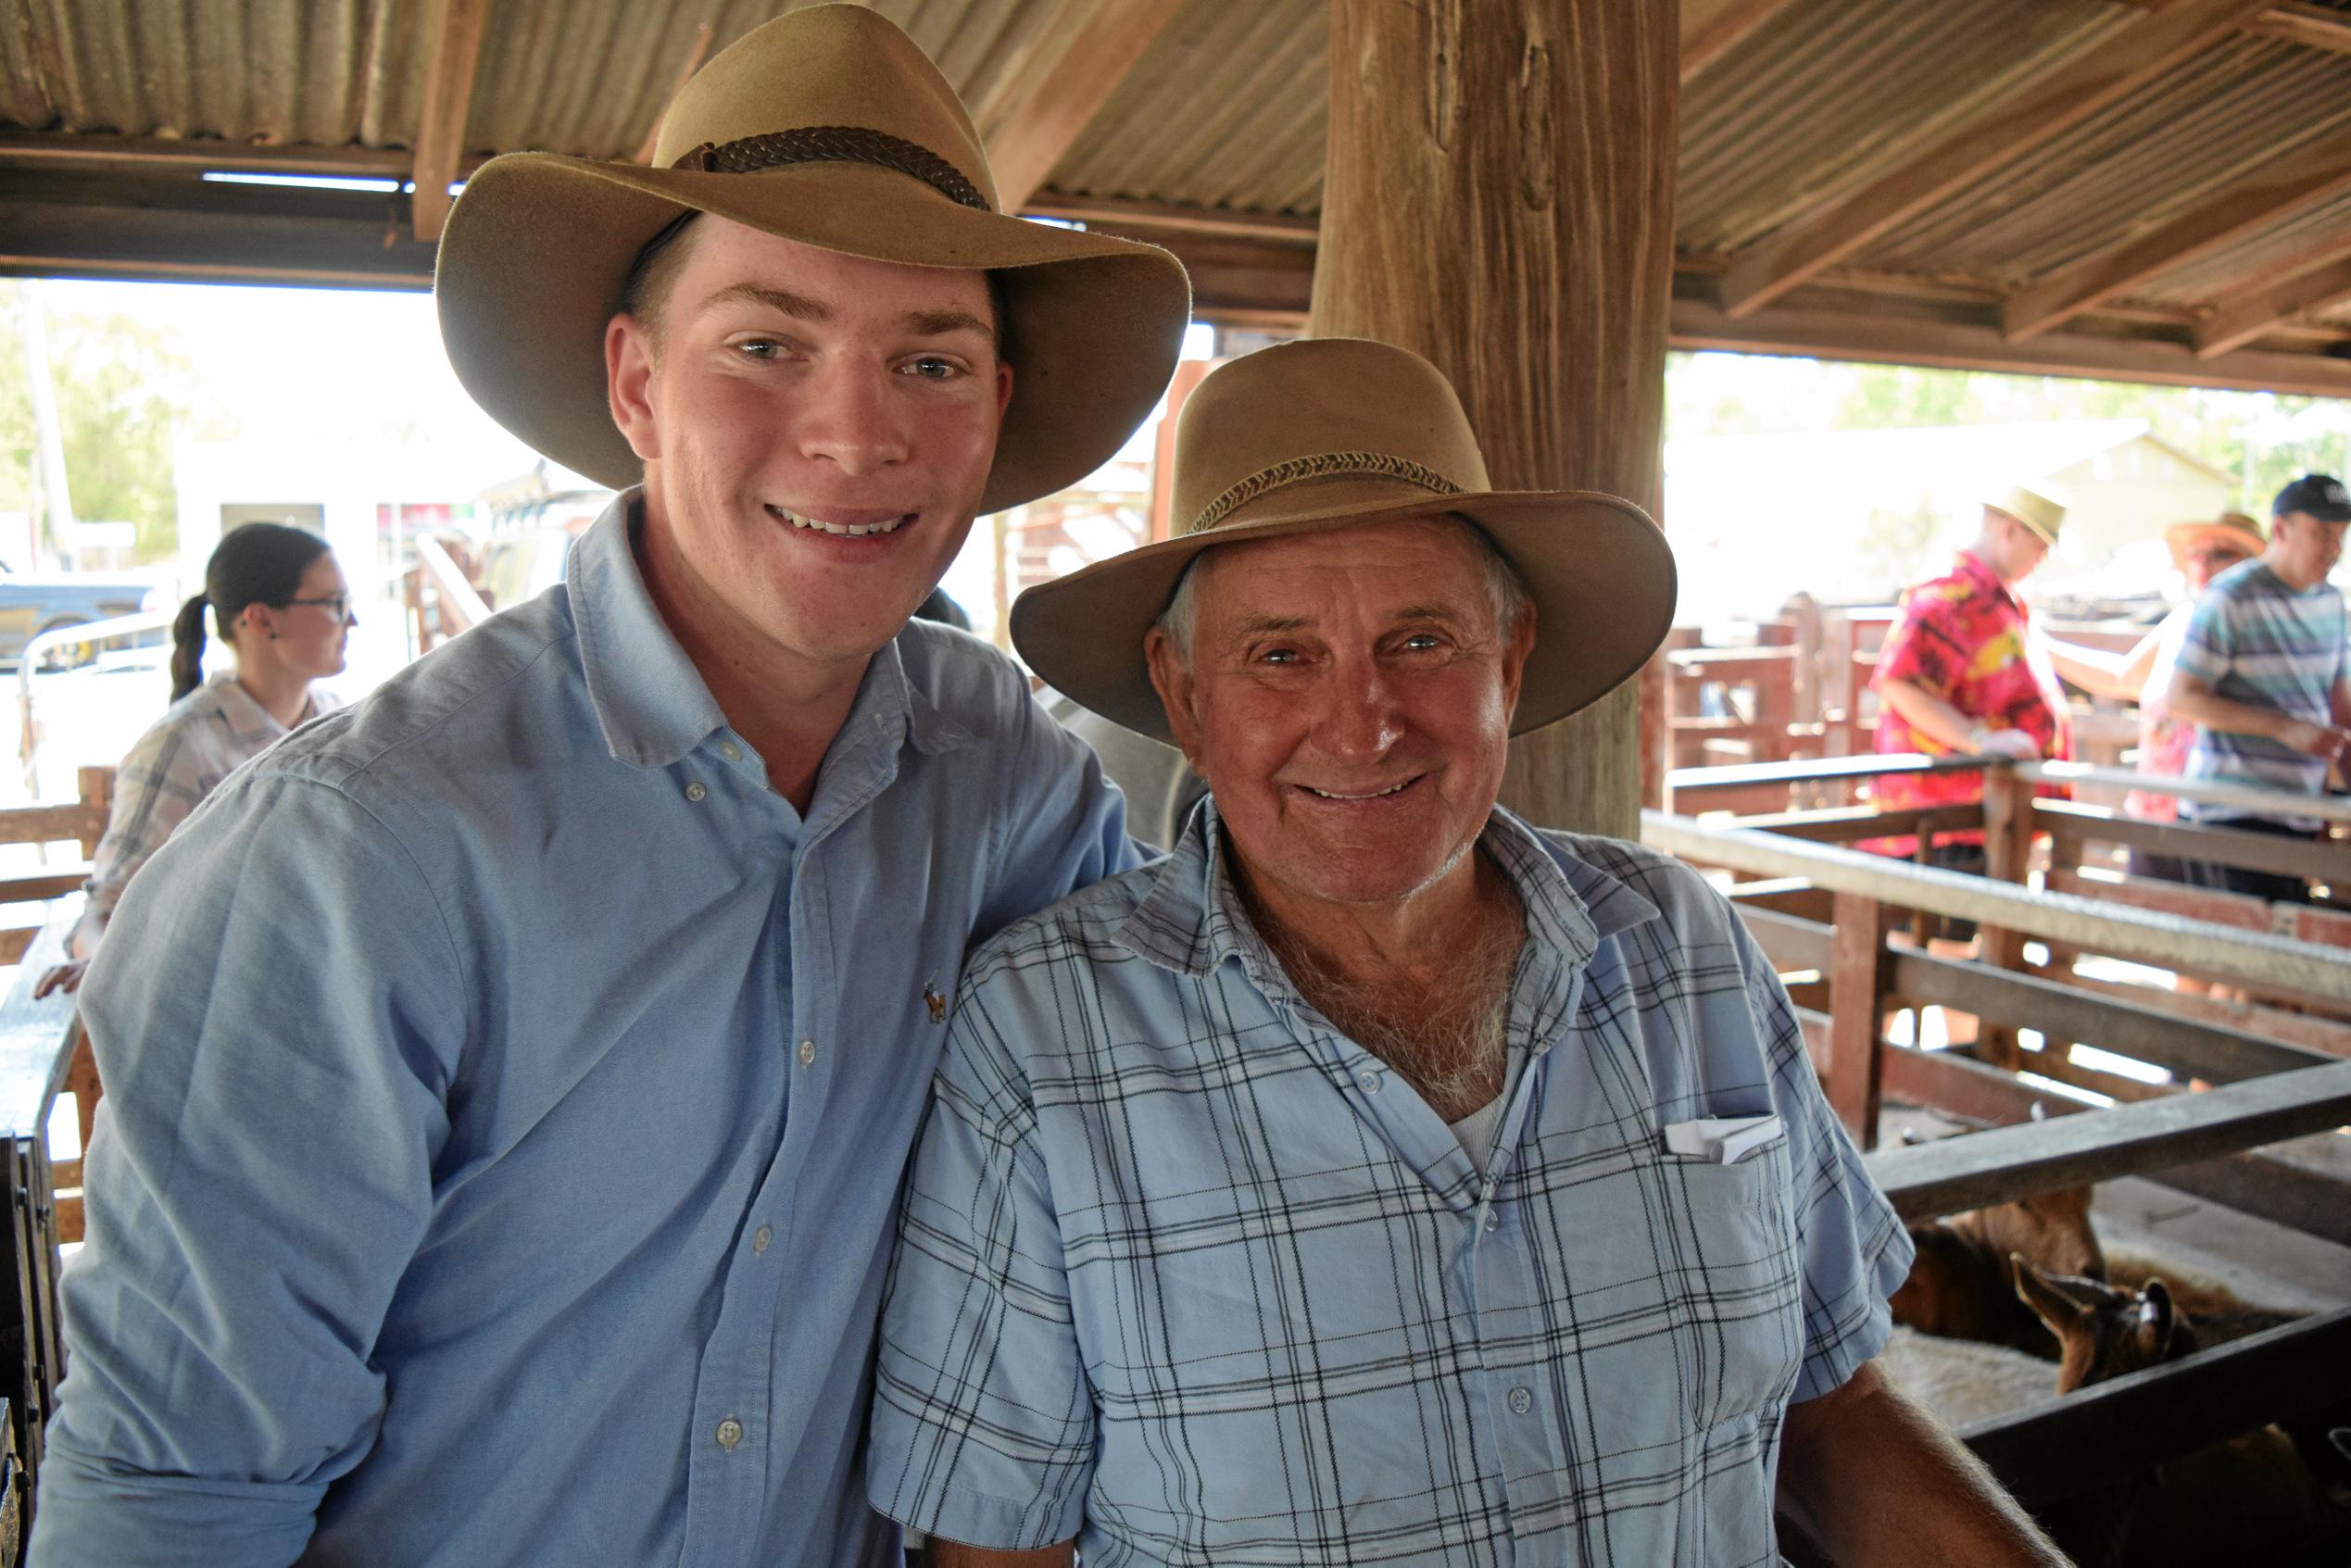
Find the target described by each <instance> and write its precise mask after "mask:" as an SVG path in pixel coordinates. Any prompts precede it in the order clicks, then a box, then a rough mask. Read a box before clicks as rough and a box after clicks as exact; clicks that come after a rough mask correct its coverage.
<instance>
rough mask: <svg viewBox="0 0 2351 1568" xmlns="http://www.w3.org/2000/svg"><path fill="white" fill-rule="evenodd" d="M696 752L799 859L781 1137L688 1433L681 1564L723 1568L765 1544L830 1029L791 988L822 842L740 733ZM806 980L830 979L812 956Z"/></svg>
mask: <svg viewBox="0 0 2351 1568" xmlns="http://www.w3.org/2000/svg"><path fill="white" fill-rule="evenodd" d="M697 756H698V759H700V760H706V761H707V762H709V763H710V764H714V765H715V766H716V767H719V768H723V769H725V770H726V771H729V772H731V773H733V774H735V775H736V777H737V778H738V780H739V781H740V783H739V784H737V785H736V786H735V788H733V789H730V790H729V791H728V792H727V794H728V795H729V796H730V797H733V796H737V795H739V796H741V797H743V799H742V805H743V806H744V807H745V808H746V809H749V810H764V811H768V812H772V813H774V814H775V815H776V816H777V817H779V818H780V819H781V820H782V821H783V822H785V824H786V826H787V828H792V829H797V830H798V833H799V835H800V837H799V843H798V849H797V852H787V853H786V856H785V858H784V861H783V863H782V864H781V865H780V866H779V867H778V868H777V873H776V874H777V894H776V907H777V909H779V911H781V915H780V918H782V919H783V920H784V921H785V922H786V934H785V942H784V944H783V950H784V951H785V952H786V954H787V955H788V957H787V958H786V970H785V972H784V973H783V974H781V975H780V976H778V985H780V986H781V987H782V988H783V989H784V990H785V992H786V1003H787V1005H786V1007H785V1008H783V1009H780V1010H779V1013H780V1015H781V1016H782V1017H784V1018H785V1019H786V1020H787V1021H788V1026H787V1027H786V1029H785V1030H784V1031H783V1032H782V1034H781V1035H780V1037H779V1038H778V1039H776V1040H775V1041H774V1042H773V1044H772V1045H768V1046H766V1048H771V1049H775V1050H781V1051H785V1052H786V1053H787V1054H789V1056H790V1057H791V1060H790V1061H789V1062H788V1063H787V1066H786V1073H785V1079H784V1081H785V1085H786V1088H785V1102H784V1119H783V1130H782V1135H780V1136H779V1137H778V1139H777V1140H776V1150H775V1155H774V1158H773V1160H770V1161H769V1164H768V1167H767V1170H766V1172H765V1173H764V1174H763V1175H762V1176H761V1179H760V1182H759V1185H758V1186H757V1187H756V1188H755V1190H754V1191H753V1194H752V1197H751V1201H750V1205H749V1208H748V1210H747V1211H746V1213H745V1216H744V1222H743V1223H742V1225H741V1226H740V1227H739V1228H738V1230H737V1234H736V1236H735V1244H734V1249H733V1252H732V1254H731V1255H730V1256H729V1258H728V1261H727V1265H726V1271H725V1275H724V1281H723V1285H722V1286H721V1287H720V1306H719V1317H718V1322H717V1323H715V1324H714V1325H713V1326H712V1328H711V1331H710V1338H709V1340H708V1342H707V1343H705V1345H704V1346H703V1349H702V1358H701V1362H700V1365H699V1367H698V1372H697V1375H696V1380H695V1395H694V1413H693V1418H692V1420H693V1429H692V1431H691V1432H690V1433H689V1434H688V1437H687V1453H688V1460H687V1466H686V1472H687V1475H686V1494H687V1506H686V1526H685V1545H684V1548H683V1550H682V1551H681V1553H680V1562H681V1564H682V1565H683V1568H719V1565H722V1564H736V1563H742V1564H748V1563H749V1562H752V1561H754V1557H753V1554H754V1553H755V1552H756V1550H757V1548H758V1543H759V1542H760V1540H761V1536H762V1530H761V1514H762V1512H763V1511H764V1509H765V1507H766V1503H767V1499H768V1494H769V1489H770V1488H769V1485H768V1478H769V1475H770V1474H771V1471H772V1468H773V1450H774V1443H775V1430H774V1428H775V1423H776V1420H777V1416H778V1411H776V1408H775V1406H774V1403H773V1385H774V1362H775V1343H776V1340H775V1330H776V1326H777V1323H778V1320H779V1317H780V1316H781V1314H782V1313H783V1312H784V1311H785V1309H786V1296H787V1294H788V1293H787V1292H786V1289H785V1288H784V1286H785V1279H784V1276H783V1273H782V1269H783V1264H784V1260H786V1259H787V1258H790V1257H792V1256H794V1255H795V1254H794V1251H793V1248H791V1247H790V1246H789V1245H788V1236H787V1228H788V1215H789V1213H790V1211H791V1196H792V1193H793V1192H794V1190H795V1189H796V1187H797V1185H798V1183H797V1179H796V1171H797V1167H798V1163H799V1159H800V1157H801V1153H802V1151H803V1150H804V1149H805V1147H806V1139H805V1137H799V1138H796V1137H795V1136H794V1134H795V1132H796V1130H798V1128H799V1127H800V1125H801V1124H802V1123H804V1122H805V1121H806V1120H807V1119H808V1118H809V1116H810V1115H811V1110H812V1108H813V1107H814V1106H815V1105H816V1104H817V1103H818V1102H819V1101H820V1100H821V1098H822V1096H821V1094H820V1093H819V1092H817V1085H814V1084H812V1083H811V1070H812V1068H813V1067H814V1066H815V1065H816V1061H817V1054H818V1053H816V1052H815V1051H814V1050H813V1049H811V1048H810V1044H807V1043H804V1042H812V1039H813V1035H814V1033H815V1032H818V1031H820V1030H821V1029H822V1028H823V1022H822V1021H821V1020H820V1019H819V1018H818V1017H817V1013H818V1011H819V1008H820V1006H821V1002H822V998H821V997H817V996H814V995H812V994H811V992H812V990H813V989H814V988H811V987H805V986H801V985H795V984H794V983H793V982H794V976H795V975H796V974H798V973H799V972H801V971H802V967H803V958H804V953H803V948H804V947H805V946H806V945H807V938H809V937H810V936H811V935H814V936H816V937H818V938H819V939H820V940H821V938H822V935H823V934H822V932H821V929H820V930H816V931H811V926H812V925H814V924H815V923H816V922H813V921H812V919H811V913H810V910H809V909H808V907H807V906H808V900H807V898H806V897H805V894H804V878H803V874H802V873H803V872H805V871H806V870H807V868H808V867H809V865H810V863H811V859H812V858H813V857H814V855H815V853H816V850H817V847H818V838H819V836H820V835H819V834H812V833H811V832H810V831H809V829H808V826H807V824H802V823H799V822H798V821H797V816H796V814H795V813H794V812H793V811H792V808H791V806H790V804H789V803H788V802H786V800H784V799H783V798H782V797H779V796H777V795H775V794H774V793H773V791H772V790H770V789H769V788H768V784H767V775H766V770H765V767H764V765H763V764H762V763H761V760H760V759H759V756H758V754H757V753H755V752H752V751H751V750H750V749H749V748H748V746H746V745H745V744H744V743H743V742H742V741H741V739H740V738H739V737H737V736H735V735H734V734H731V733H725V732H723V733H722V734H720V735H718V736H717V737H714V739H713V740H712V741H711V742H710V744H709V745H708V746H705V747H704V748H703V751H702V752H700V753H698V754H697ZM698 788H699V789H700V790H701V793H699V794H698V793H696V791H697V789H698ZM685 789H686V796H687V798H688V799H690V800H693V801H695V802H696V803H697V804H702V803H704V802H706V801H710V802H713V803H716V802H717V800H718V798H719V792H718V791H715V790H712V789H711V788H710V787H709V786H708V785H707V784H701V781H699V780H693V781H689V782H688V783H687V784H686V785H685ZM835 820H836V821H837V817H836V819H835ZM824 946H825V947H827V948H829V946H830V945H829V943H825V944H824ZM807 972H811V973H826V972H830V971H829V969H828V968H827V967H826V966H824V965H823V964H822V963H820V962H818V961H817V960H814V959H812V958H811V959H809V960H808V970H807Z"/></svg>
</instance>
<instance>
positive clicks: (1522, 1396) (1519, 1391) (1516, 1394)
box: [719, 1388, 1535, 1449]
mask: <svg viewBox="0 0 2351 1568" xmlns="http://www.w3.org/2000/svg"><path fill="white" fill-rule="evenodd" d="M1534 1408H1535V1397H1534V1395H1532V1394H1530V1393H1528V1391H1527V1390H1526V1389H1524V1388H1513V1389H1512V1390H1511V1391H1510V1413H1511V1414H1513V1415H1525V1414H1526V1413H1527V1412H1528V1411H1530V1410H1533V1409H1534ZM730 1424H731V1423H730ZM719 1430H721V1431H722V1432H723V1431H724V1430H725V1428H724V1427H721V1428H720V1429H719ZM726 1446H727V1447H728V1448H730V1449H731V1448H733V1447H734V1446H735V1445H734V1444H732V1443H728V1444H727V1445H726Z"/></svg>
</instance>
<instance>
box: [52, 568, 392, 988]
mask: <svg viewBox="0 0 2351 1568" xmlns="http://www.w3.org/2000/svg"><path fill="white" fill-rule="evenodd" d="M207 608H209V609H210V610H211V620H212V623H213V626H214V628H215V630H216V632H217V633H218V636H219V638H220V642H221V643H222V644H223V645H224V646H225V647H226V649H227V651H228V653H229V655H230V657H229V658H228V659H225V660H221V661H220V668H218V669H216V670H215V671H213V672H212V673H211V674H210V675H208V676H207V674H206V673H205V672H204V662H205V646H206V639H205V611H206V609H207ZM357 621H358V617H357V616H355V615H353V614H352V613H351V589H350V584H349V583H346V582H345V581H344V578H343V569H342V568H341V567H339V566H337V565H336V564H335V559H334V554H333V551H331V550H329V549H328V548H327V546H326V541H325V540H323V539H321V538H320V537H319V536H318V535H317V534H315V533H308V532H307V531H306V530H303V529H299V528H290V527H288V526H286V525H285V524H283V523H276V522H248V523H245V524H243V525H242V526H240V527H237V528H233V529H231V530H230V531H229V532H228V533H226V534H224V535H222V536H221V539H220V547H219V548H217V549H215V550H214V551H213V552H212V558H211V559H210V560H209V561H207V562H206V563H205V568H204V592H203V593H201V594H198V595H197V596H195V597H194V598H192V599H190V600H189V601H188V602H187V603H186V604H185V605H183V606H182V607H181V609H180V615H179V619H178V620H176V621H173V622H172V624H171V642H172V648H171V706H170V709H168V710H167V711H166V712H165V713H164V715H163V717H162V718H161V719H159V720H157V721H156V723H155V726H154V727H153V728H151V729H150V730H148V731H147V733H146V734H143V735H141V736H140V737H139V739H138V743H137V744H136V745H134V746H132V748H131V751H130V754H129V755H128V756H126V757H124V758H123V759H122V767H121V769H120V771H118V772H117V773H116V775H115V784H114V809H113V813H112V815H111V816H109V817H108V818H107V831H106V836H105V837H103V838H101V839H100V840H99V841H98V852H97V854H96V856H95V857H94V859H93V860H92V863H91V868H90V869H91V876H90V882H89V897H90V901H89V904H88V906H87V907H86V908H85V909H84V910H83V911H82V923H81V924H80V925H78V926H76V927H75V928H74V934H73V947H74V955H75V957H76V958H77V959H80V960H87V959H88V958H89V957H90V955H91V954H92V953H93V952H94V951H95V950H96V949H97V945H98V938H99V937H100V935H103V934H104V932H105V930H106V925H107V921H108V920H110V919H111V918H113V915H114V907H115V904H116V903H117V902H118V901H119V899H120V898H121V897H122V890H123V888H124V887H125V886H126V885H127V884H129V883H130V881H131V877H132V873H133V872H136V871H137V870H138V869H139V868H140V867H141V866H143V865H145V864H146V862H147V858H148V857H149V856H151V855H153V854H154V853H155V852H156V851H157V849H158V848H160V847H162V845H163V841H164V840H165V839H167V838H169V837H170V836H171V832H172V830H173V829H174V828H177V827H178V826H179V825H180V823H181V822H182V821H184V820H185V819H186V817H187V815H188V813H189V812H190V811H193V810H195V807H196V803H197V802H198V801H200V800H202V799H203V798H204V797H206V796H207V795H209V794H211V793H212V791H213V789H214V788H215V787H216V786H218V785H219V784H220V781H221V780H222V779H225V778H227V777H228V776H229V774H230V772H231V771H233V770H234V769H235V768H236V767H237V766H238V765H239V764H240V763H243V762H245V761H246V760H247V759H251V758H254V757H257V756H258V755H260V754H261V753H262V752H264V751H267V750H268V749H269V748H270V746H274V745H276V744H277V743H278V742H279V741H280V740H283V738H284V737H285V736H286V735H287V734H290V733H292V731H293V730H294V728H295V726H296V725H298V724H300V723H302V722H303V721H306V720H309V719H315V718H316V717H318V716H319V715H320V714H321V713H323V712H325V711H326V710H327V709H330V708H333V707H334V706H336V703H335V699H334V698H333V697H332V696H329V695H328V694H327V693H325V692H323V691H321V690H319V689H318V688H316V687H315V686H313V685H312V684H311V683H312V682H314V681H316V680H318V679H319V678H320V677H321V676H325V675H333V674H335V673H337V672H338V671H341V670H342V669H343V664H344V650H345V644H346V641H347V640H348V638H349V635H350V630H351V627H352V626H353V625H354V624H355V623H356V622H357ZM81 968H82V966H81V964H79V963H74V964H68V965H65V966H64V967H62V968H60V969H57V970H52V971H51V972H49V973H48V974H47V975H45V976H44V977H43V980H42V983H41V987H40V989H41V990H42V992H44V993H45V992H47V991H48V990H50V989H52V988H57V987H62V988H64V989H66V990H72V989H73V988H75V987H76V986H78V985H80V984H81V980H82V976H81Z"/></svg>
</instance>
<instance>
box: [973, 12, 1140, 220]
mask: <svg viewBox="0 0 2351 1568" xmlns="http://www.w3.org/2000/svg"><path fill="white" fill-rule="evenodd" d="M1176 9H1177V0H1062V4H1061V5H1060V6H1057V7H1055V9H1054V11H1053V14H1052V15H1051V16H1050V17H1048V18H1047V19H1045V20H1044V21H1042V22H1040V23H1038V24H1037V29H1036V39H1037V42H1036V43H1035V44H1032V45H1031V47H1030V48H1029V50H1028V52H1027V53H1026V55H1025V56H1024V57H1023V58H1021V59H1019V60H1017V61H1016V62H1014V64H1013V65H1012V67H1011V69H1007V70H1006V71H1005V72H1004V73H1003V75H1002V76H1001V78H999V81H998V83H997V85H996V86H995V87H994V88H993V89H991V90H990V92H989V93H988V94H987V97H986V98H985V99H983V100H982V101H981V102H980V104H979V107H978V112H977V113H975V114H974V116H973V117H972V119H973V123H974V125H976V126H977V127H978V129H979V133H980V139H981V141H982V142H984V143H985V144H986V145H987V163H988V168H989V169H990V170H992V171H993V172H994V174H995V176H996V196H997V201H998V203H999V206H1000V207H1002V209H1003V210H1004V211H1006V212H1018V211H1020V210H1021V209H1022V208H1023V207H1025V206H1027V205H1028V199H1029V198H1030V197H1031V196H1033V195H1035V194H1037V192H1038V191H1039V190H1041V189H1043V188H1044V184H1045V181H1046V179H1047V177H1048V176H1050V174H1051V173H1052V172H1053V166H1054V165H1055V164H1057V163H1059V162H1061V161H1062V158H1063V157H1065V156H1067V154H1068V152H1069V150H1070V148H1071V147H1073V146H1075V145H1076V144H1077V138H1078V137H1079V136H1080V135H1082V134H1083V133H1084V132H1085V130H1086V127H1087V124H1088V123H1089V122H1090V121H1091V120H1092V119H1093V118H1094V117H1095V116H1096V115H1097V114H1099V113H1100V112H1101V108H1102V106H1103V105H1104V104H1107V103H1109V102H1110V99H1111V94H1113V93H1115V92H1117V91H1118V86H1119V83H1120V82H1124V81H1125V80H1126V76H1127V73H1128V72H1130V71H1132V70H1133V69H1135V64H1136V62H1137V61H1138V60H1140V59H1141V58H1142V57H1143V51H1145V50H1146V49H1148V48H1150V45H1151V41H1152V40H1153V39H1155V38H1157V37H1158V36H1159V35H1160V32H1161V30H1163V28H1165V27H1166V26H1167V24H1168V22H1169V21H1170V20H1172V19H1174V17H1175V15H1176Z"/></svg>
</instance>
